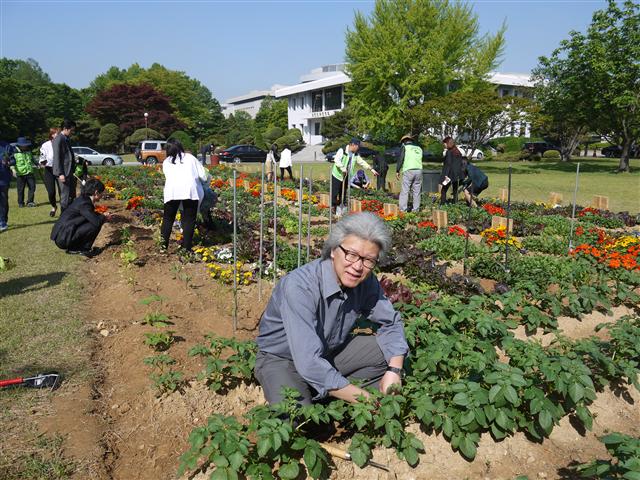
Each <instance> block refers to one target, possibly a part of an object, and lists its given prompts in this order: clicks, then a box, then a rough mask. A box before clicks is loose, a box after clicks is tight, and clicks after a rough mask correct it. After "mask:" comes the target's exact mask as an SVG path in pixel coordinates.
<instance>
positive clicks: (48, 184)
mask: <svg viewBox="0 0 640 480" xmlns="http://www.w3.org/2000/svg"><path fill="white" fill-rule="evenodd" d="M59 132H60V129H59V128H50V129H49V140H47V141H46V142H44V143H43V144H42V146H41V147H40V166H42V167H44V176H43V179H44V186H45V188H46V189H47V194H48V196H49V204H50V205H51V211H50V212H49V216H50V217H55V215H56V210H58V203H57V201H56V189H57V190H58V196H60V185H59V184H58V182H57V181H56V177H55V175H54V174H53V139H54V138H56V135H58V133H59Z"/></svg>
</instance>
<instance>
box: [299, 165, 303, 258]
mask: <svg viewBox="0 0 640 480" xmlns="http://www.w3.org/2000/svg"><path fill="white" fill-rule="evenodd" d="M302 175H303V168H302V163H300V188H299V189H298V268H300V265H301V262H302V196H303V195H302Z"/></svg>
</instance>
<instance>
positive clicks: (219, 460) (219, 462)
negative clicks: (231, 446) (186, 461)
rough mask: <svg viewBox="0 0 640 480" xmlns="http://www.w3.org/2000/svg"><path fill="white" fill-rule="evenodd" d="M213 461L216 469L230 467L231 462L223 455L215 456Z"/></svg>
mask: <svg viewBox="0 0 640 480" xmlns="http://www.w3.org/2000/svg"><path fill="white" fill-rule="evenodd" d="M212 461H213V463H215V464H216V467H218V468H224V467H228V466H229V460H227V457H225V456H223V455H215V456H214V457H213V459H212Z"/></svg>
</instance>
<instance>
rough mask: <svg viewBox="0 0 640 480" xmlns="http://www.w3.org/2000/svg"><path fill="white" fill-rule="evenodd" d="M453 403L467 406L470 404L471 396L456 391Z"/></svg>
mask: <svg viewBox="0 0 640 480" xmlns="http://www.w3.org/2000/svg"><path fill="white" fill-rule="evenodd" d="M453 403H455V404H456V405H461V406H463V407H466V406H467V405H469V397H467V394H466V393H464V392H460V393H456V394H455V395H454V396H453Z"/></svg>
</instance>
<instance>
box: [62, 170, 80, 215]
mask: <svg viewBox="0 0 640 480" xmlns="http://www.w3.org/2000/svg"><path fill="white" fill-rule="evenodd" d="M58 186H59V187H60V212H62V211H64V210H65V209H66V208H67V207H68V206H69V205H71V202H73V201H74V200H75V199H76V177H74V176H73V175H71V176H70V177H66V179H65V181H64V183H63V182H61V181H60V180H58Z"/></svg>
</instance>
